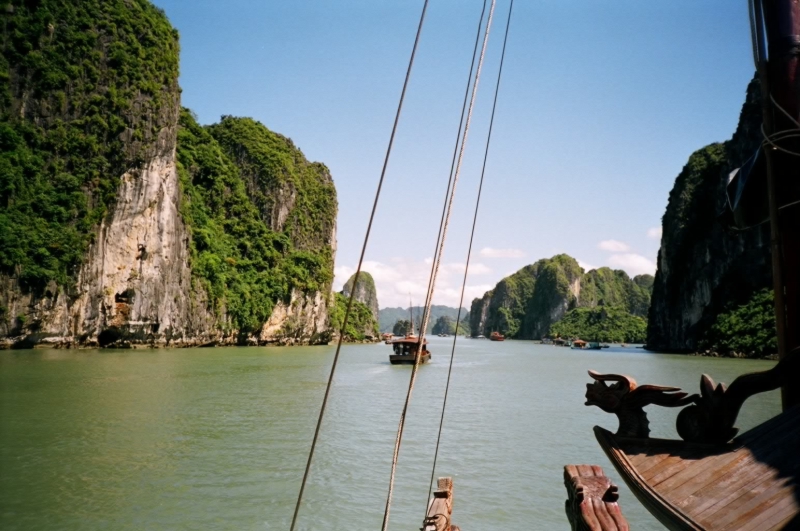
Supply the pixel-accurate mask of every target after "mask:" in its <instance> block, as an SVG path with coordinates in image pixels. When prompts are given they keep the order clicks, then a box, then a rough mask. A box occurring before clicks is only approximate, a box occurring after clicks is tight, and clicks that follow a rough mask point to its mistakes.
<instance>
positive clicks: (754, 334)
mask: <svg viewBox="0 0 800 531" xmlns="http://www.w3.org/2000/svg"><path fill="white" fill-rule="evenodd" d="M772 293H773V292H772V290H769V289H764V290H761V291H758V292H756V293H755V294H754V295H753V297H752V298H751V299H750V300H749V301H748V302H747V303H745V304H742V305H734V304H731V305H729V306H728V308H726V309H725V311H723V312H722V313H720V314H719V315H717V319H716V321H715V322H714V324H713V325H711V328H709V330H708V331H707V332H706V334H705V336H704V337H703V339H702V340H701V341H700V349H701V350H704V351H711V352H716V353H719V354H722V355H730V354H733V355H737V356H746V357H749V358H762V357H764V356H768V355H770V354H775V353H776V352H778V338H777V332H776V330H775V302H774V298H773V296H772Z"/></svg>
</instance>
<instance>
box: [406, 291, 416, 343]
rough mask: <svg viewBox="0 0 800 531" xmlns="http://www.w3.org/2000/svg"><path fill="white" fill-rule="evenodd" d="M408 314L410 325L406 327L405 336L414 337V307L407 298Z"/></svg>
mask: <svg viewBox="0 0 800 531" xmlns="http://www.w3.org/2000/svg"><path fill="white" fill-rule="evenodd" d="M408 313H410V314H411V321H410V322H411V325H410V326H409V327H408V328H409V332H408V333H407V334H406V335H407V336H413V335H414V305H413V303H412V302H411V297H409V298H408Z"/></svg>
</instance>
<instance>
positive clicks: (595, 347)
mask: <svg viewBox="0 0 800 531" xmlns="http://www.w3.org/2000/svg"><path fill="white" fill-rule="evenodd" d="M601 348H603V347H602V345H600V343H597V342H594V341H590V342H589V343H587V344H586V350H600V349H601Z"/></svg>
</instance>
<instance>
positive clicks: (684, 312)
mask: <svg viewBox="0 0 800 531" xmlns="http://www.w3.org/2000/svg"><path fill="white" fill-rule="evenodd" d="M760 100H761V88H760V86H759V83H758V80H757V77H756V78H755V79H754V80H753V81H751V83H750V85H749V86H748V88H747V94H746V98H745V102H744V104H743V105H742V109H741V113H740V115H739V123H738V125H737V128H736V132H735V133H734V134H733V136H732V137H731V139H730V140H727V141H726V142H724V143H715V144H711V145H708V146H706V147H703V148H701V149H699V150H697V151H696V152H694V153H693V154H692V155H691V156H690V157H689V160H688V161H687V163H686V165H685V166H684V167H683V169H682V171H681V172H680V174H679V175H678V176H677V177H676V179H675V184H674V186H673V187H672V190H671V191H670V193H669V202H668V204H667V208H666V211H665V213H664V216H663V218H662V229H663V234H662V237H661V249H660V250H659V253H658V260H657V263H658V265H659V267H658V271H657V272H656V276H655V283H654V285H653V298H652V304H651V308H650V314H649V320H648V338H647V346H648V348H651V349H653V350H664V351H673V352H674V351H678V352H696V351H698V350H706V349H712V350H717V349H719V351H724V350H725V349H728V350H734V351H739V352H751V351H756V350H758V347H757V346H756V345H752V349H755V350H752V349H751V347H750V346H747V344H746V342H747V341H749V340H747V339H746V338H745V337H741V338H740V340H741V341H744V342H745V343H740V342H738V341H737V342H734V343H730V342H729V341H728V339H724V337H725V336H726V335H727V334H728V333H729V331H732V330H738V332H740V333H742V334H744V335H747V334H751V333H756V332H755V331H756V330H758V329H759V327H760V324H759V323H760V320H757V321H756V325H755V327H754V328H749V329H748V328H746V327H744V326H740V325H739V324H735V325H734V324H733V321H731V320H730V317H731V316H732V315H733V314H732V313H731V312H733V311H734V309H735V308H737V307H739V306H747V305H748V304H749V301H751V300H753V297H754V295H755V294H757V293H760V292H761V291H762V290H764V289H769V288H770V287H771V286H772V269H771V252H770V235H769V224H762V225H759V226H755V227H752V228H750V229H747V230H731V228H730V226H729V220H728V219H726V216H721V215H719V214H720V213H723V212H725V211H727V210H728V204H727V195H726V187H727V185H728V176H729V174H730V172H731V171H732V170H734V169H735V168H737V167H740V166H742V164H743V163H744V162H745V161H746V160H747V159H748V158H750V157H751V156H752V155H753V153H754V152H755V151H756V149H757V148H758V147H759V146H760V145H761V143H762V142H763V136H762V134H761V123H762V115H761V101H760ZM753 197H755V196H751V200H752V198H753ZM765 200H766V199H765ZM734 313H735V312H734ZM712 328H714V330H712ZM756 335H757V336H758V335H759V334H758V333H756ZM729 339H733V338H732V336H729ZM739 349H741V350H739Z"/></svg>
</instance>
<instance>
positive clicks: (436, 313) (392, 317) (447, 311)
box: [378, 305, 469, 334]
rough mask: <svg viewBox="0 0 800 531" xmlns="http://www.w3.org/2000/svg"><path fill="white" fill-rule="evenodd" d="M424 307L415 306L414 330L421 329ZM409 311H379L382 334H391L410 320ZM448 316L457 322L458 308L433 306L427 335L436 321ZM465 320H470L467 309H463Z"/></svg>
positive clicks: (395, 309) (385, 309)
mask: <svg viewBox="0 0 800 531" xmlns="http://www.w3.org/2000/svg"><path fill="white" fill-rule="evenodd" d="M422 310H423V308H422V306H414V329H415V330H416V329H418V328H419V324H420V320H421V319H422ZM409 315H410V314H409V309H408V308H383V309H381V310H379V311H378V322H379V324H380V327H381V332H391V331H392V328H393V327H394V324H395V323H396V322H397V321H400V320H408V319H409ZM443 315H446V316H447V317H450V318H451V319H453V321H455V320H456V318H457V317H458V308H452V307H450V306H439V305H433V306H431V317H430V319H429V320H428V330H427V333H428V334H430V333H431V332H432V330H433V325H434V323H436V320H437V319H438V318H439V317H441V316H443ZM464 318H469V312H468V311H467V309H466V308H462V309H461V320H462V321H463V320H464Z"/></svg>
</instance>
